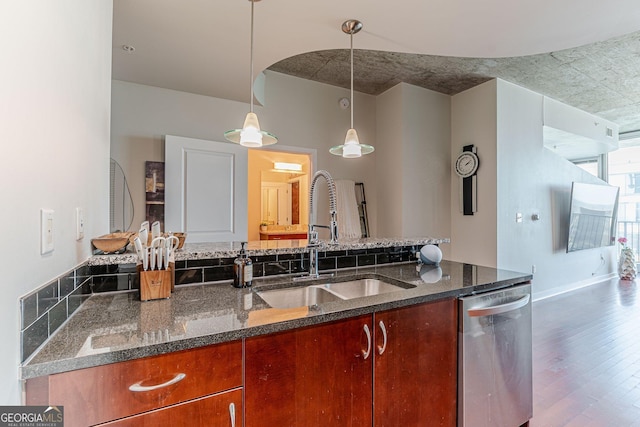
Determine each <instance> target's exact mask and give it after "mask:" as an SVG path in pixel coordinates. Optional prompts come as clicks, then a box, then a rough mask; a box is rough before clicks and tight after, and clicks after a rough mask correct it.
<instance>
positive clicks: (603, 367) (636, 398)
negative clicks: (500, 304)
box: [530, 279, 640, 427]
mask: <svg viewBox="0 0 640 427" xmlns="http://www.w3.org/2000/svg"><path fill="white" fill-rule="evenodd" d="M636 280H637V281H640V279H636ZM534 286H535V285H534ZM639 289H640V285H638V283H637V282H636V281H634V282H628V281H620V280H617V279H616V280H610V281H607V282H603V283H601V284H596V285H592V286H589V287H587V288H583V289H580V290H577V291H573V292H570V293H567V294H563V295H559V296H556V297H552V298H548V299H545V300H541V301H536V302H534V303H533V419H532V420H531V423H530V426H532V427H560V426H572V427H573V426H580V427H624V426H638V427H640V295H638V293H639V292H640V290H639Z"/></svg>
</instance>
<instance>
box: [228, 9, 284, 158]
mask: <svg viewBox="0 0 640 427" xmlns="http://www.w3.org/2000/svg"><path fill="white" fill-rule="evenodd" d="M249 1H250V2H251V68H250V72H249V87H250V88H251V98H250V99H251V100H250V105H251V109H250V110H249V112H248V113H247V117H245V119H244V126H242V129H233V130H228V131H226V132H225V133H224V137H225V138H227V140H229V141H231V142H233V143H236V144H240V145H242V146H244V147H249V148H260V147H263V146H265V145H272V144H275V143H276V142H278V138H277V137H276V136H275V135H272V134H270V133H269V132H267V131H264V130H260V123H258V116H257V115H256V114H255V113H254V112H253V4H254V3H255V2H257V1H260V0H249Z"/></svg>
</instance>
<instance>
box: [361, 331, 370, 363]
mask: <svg viewBox="0 0 640 427" xmlns="http://www.w3.org/2000/svg"><path fill="white" fill-rule="evenodd" d="M363 329H364V333H365V335H366V336H367V350H366V351H365V350H362V355H363V356H364V360H367V358H368V357H369V355H370V354H371V331H370V330H369V325H367V324H366V323H365V324H364V327H363Z"/></svg>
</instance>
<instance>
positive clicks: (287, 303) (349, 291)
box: [257, 279, 415, 308]
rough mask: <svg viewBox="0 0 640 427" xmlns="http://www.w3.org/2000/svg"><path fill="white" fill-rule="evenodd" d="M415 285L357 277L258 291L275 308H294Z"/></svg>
mask: <svg viewBox="0 0 640 427" xmlns="http://www.w3.org/2000/svg"><path fill="white" fill-rule="evenodd" d="M413 287H415V286H414V285H410V284H405V285H404V286H400V285H394V284H391V283H388V282H385V281H382V280H379V279H357V280H350V281H346V282H336V283H322V284H313V285H307V286H297V287H290V288H284V289H273V290H265V291H258V292H257V293H258V295H259V296H260V298H262V299H263V300H264V301H265V302H266V303H267V304H269V306H271V307H273V308H294V307H304V306H314V305H319V304H324V303H328V302H335V301H344V300H350V299H354V298H363V297H369V296H373V295H380V294H386V293H390V292H399V291H403V290H405V289H408V288H413Z"/></svg>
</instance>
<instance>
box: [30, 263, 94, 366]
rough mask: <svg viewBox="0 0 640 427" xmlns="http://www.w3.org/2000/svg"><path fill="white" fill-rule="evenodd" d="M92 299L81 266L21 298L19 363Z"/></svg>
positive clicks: (86, 272) (86, 273)
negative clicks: (85, 302) (84, 303)
mask: <svg viewBox="0 0 640 427" xmlns="http://www.w3.org/2000/svg"><path fill="white" fill-rule="evenodd" d="M89 296H91V273H90V272H89V267H88V266H86V265H81V266H79V267H77V268H75V269H73V270H72V271H70V272H68V273H66V274H64V275H63V276H60V277H58V278H56V279H54V280H52V281H51V282H49V283H47V284H45V285H44V286H42V287H40V288H38V289H36V290H35V291H33V292H31V293H30V294H28V295H26V296H24V297H22V298H20V313H21V327H20V339H21V348H20V351H21V360H22V361H24V360H25V359H26V358H27V357H29V356H30V355H31V354H33V352H34V351H35V350H36V349H37V348H38V347H40V345H42V344H43V343H44V342H45V341H46V340H47V338H49V337H50V336H51V335H52V334H53V333H54V332H55V331H56V330H57V329H58V328H59V327H60V326H61V325H62V324H63V323H64V322H65V321H66V320H67V319H68V318H69V317H70V316H71V315H72V314H73V312H74V311H76V310H77V309H78V307H80V305H81V304H82V303H83V302H84V301H85V300H86V299H87V298H89Z"/></svg>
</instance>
